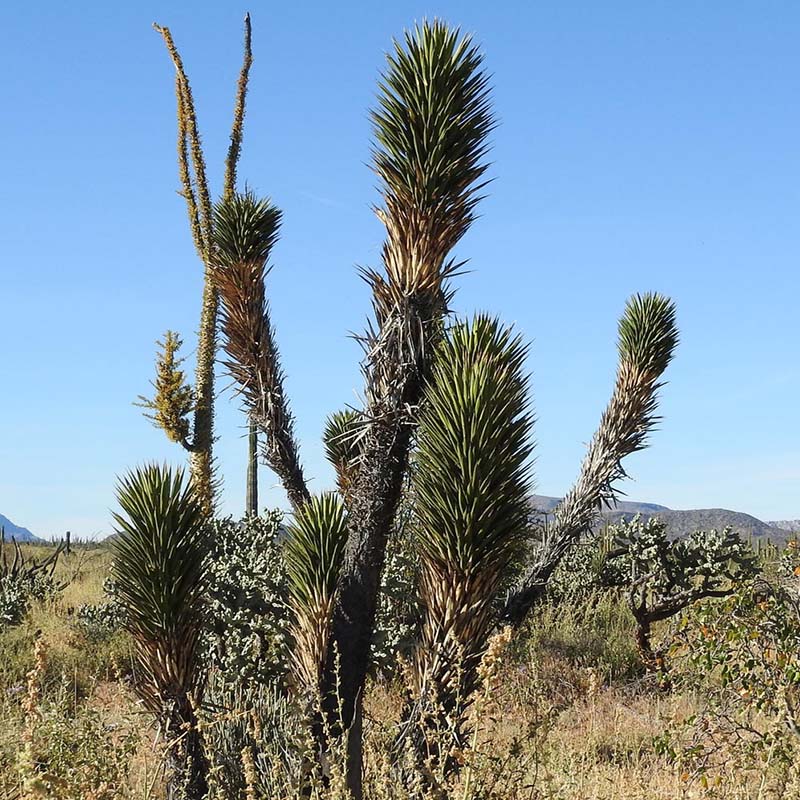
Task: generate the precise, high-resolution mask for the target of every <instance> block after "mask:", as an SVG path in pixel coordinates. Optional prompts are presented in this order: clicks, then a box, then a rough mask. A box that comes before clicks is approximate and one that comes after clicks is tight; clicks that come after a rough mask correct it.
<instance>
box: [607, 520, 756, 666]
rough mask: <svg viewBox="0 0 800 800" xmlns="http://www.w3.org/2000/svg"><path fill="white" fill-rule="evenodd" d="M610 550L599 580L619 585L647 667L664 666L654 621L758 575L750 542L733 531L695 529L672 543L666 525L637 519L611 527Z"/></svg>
mask: <svg viewBox="0 0 800 800" xmlns="http://www.w3.org/2000/svg"><path fill="white" fill-rule="evenodd" d="M610 531H611V533H612V534H613V536H614V546H613V547H612V549H611V550H610V552H609V553H608V555H607V557H606V563H605V566H604V568H603V571H602V574H601V579H602V580H603V582H604V583H605V584H606V585H612V586H621V587H623V588H624V591H625V593H626V595H627V599H628V605H629V607H630V609H631V613H632V614H633V616H634V618H635V619H636V625H637V633H636V644H637V647H638V648H639V653H640V655H641V657H642V662H643V663H644V665H645V667H647V668H648V669H658V668H661V667H662V666H663V660H662V658H661V656H660V655H659V654H657V653H655V652H654V651H653V647H652V644H651V641H650V636H651V628H652V625H653V623H655V622H660V621H661V620H665V619H668V618H669V617H672V616H674V615H675V614H677V613H679V612H680V611H682V610H683V609H684V608H686V607H687V606H689V605H691V604H692V603H694V602H695V601H697V600H702V599H703V598H706V597H726V596H728V595H730V594H732V593H733V592H734V591H735V590H736V588H737V587H738V586H739V585H740V584H741V583H742V581H744V580H747V579H748V578H751V577H752V576H753V575H754V574H755V572H756V571H757V558H756V555H755V553H753V550H752V548H751V547H750V546H749V544H748V543H747V542H745V541H743V540H742V539H741V537H740V536H739V534H738V533H736V532H735V531H733V530H732V529H731V528H725V530H723V531H716V530H711V531H695V532H694V533H692V534H690V535H689V536H687V537H685V538H681V539H674V540H672V541H671V540H670V539H669V538H668V536H667V528H666V525H665V524H664V523H663V522H661V521H660V520H659V519H657V518H651V519H649V520H647V521H646V522H644V521H642V519H641V517H640V516H638V515H637V516H636V517H634V518H633V519H632V520H631V521H630V522H623V523H622V524H620V525H615V526H611V527H610Z"/></svg>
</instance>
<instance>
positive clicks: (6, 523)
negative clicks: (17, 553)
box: [0, 514, 41, 542]
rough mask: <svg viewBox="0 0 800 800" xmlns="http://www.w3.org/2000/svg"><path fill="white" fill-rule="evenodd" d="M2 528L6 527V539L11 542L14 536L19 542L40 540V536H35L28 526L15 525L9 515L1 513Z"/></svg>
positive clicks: (0, 522) (0, 525)
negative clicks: (5, 515)
mask: <svg viewBox="0 0 800 800" xmlns="http://www.w3.org/2000/svg"><path fill="white" fill-rule="evenodd" d="M0 528H3V529H5V532H6V541H7V542H10V541H11V539H12V538H14V539H16V540H17V541H18V542H40V541H41V539H39V537H38V536H34V535H33V534H32V533H31V532H30V531H29V530H28V529H27V528H20V526H19V525H15V524H14V523H13V522H12V521H11V520H10V519H9V518H8V517H4V516H3V515H2V514H0Z"/></svg>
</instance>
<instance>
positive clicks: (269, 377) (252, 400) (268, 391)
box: [212, 190, 309, 508]
mask: <svg viewBox="0 0 800 800" xmlns="http://www.w3.org/2000/svg"><path fill="white" fill-rule="evenodd" d="M280 223H281V212H280V210H279V209H278V208H277V207H276V206H275V205H274V204H273V203H272V202H271V201H270V200H268V199H265V198H257V197H256V196H255V194H254V193H253V192H251V191H250V190H245V191H244V192H242V193H233V194H231V195H229V196H227V197H225V198H223V199H222V200H221V201H220V202H219V203H217V204H216V205H215V207H214V234H213V237H212V244H213V256H212V259H213V270H212V276H213V281H214V286H215V287H216V290H217V291H218V292H219V297H220V301H221V315H220V316H221V324H222V333H223V349H224V350H225V353H226V355H227V356H228V358H227V360H226V362H225V366H226V367H227V369H228V371H229V373H230V374H231V376H232V377H233V378H234V380H235V381H236V384H237V387H238V390H239V393H240V394H241V396H242V398H243V400H244V403H245V407H246V409H247V411H248V414H249V416H250V419H251V420H253V421H254V422H255V423H256V424H257V425H258V427H259V428H260V429H261V430H263V431H264V434H265V436H264V440H263V447H264V450H263V454H264V458H265V460H266V463H267V464H268V465H269V466H270V467H271V468H272V470H274V472H275V473H276V474H277V475H278V477H279V478H280V479H281V480H282V482H283V485H284V486H285V487H286V490H287V493H288V494H289V499H290V500H291V501H292V504H293V505H294V506H295V508H299V507H300V506H301V505H303V504H304V503H305V502H306V501H307V500H308V499H309V493H308V489H307V488H306V484H305V479H304V477H303V469H302V467H301V465H300V459H299V456H298V446H297V442H296V440H295V438H294V433H293V420H292V415H291V412H290V411H289V406H288V403H287V400H286V396H285V394H284V390H283V371H282V369H281V365H280V357H279V355H278V349H277V346H276V344H275V334H274V331H273V328H272V323H271V321H270V316H269V305H268V303H267V294H266V287H265V284H264V281H265V278H266V275H267V272H268V271H269V270H268V267H267V262H268V260H269V256H270V253H271V252H272V248H273V246H274V245H275V242H276V241H277V239H278V234H279V231H280Z"/></svg>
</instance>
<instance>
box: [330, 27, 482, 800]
mask: <svg viewBox="0 0 800 800" xmlns="http://www.w3.org/2000/svg"><path fill="white" fill-rule="evenodd" d="M372 122H373V131H374V139H375V145H374V149H373V166H374V170H375V173H376V174H377V176H378V179H379V185H380V192H381V196H382V204H381V205H380V207H379V208H378V209H377V214H378V217H379V218H380V220H381V221H382V222H383V224H384V225H385V227H386V240H385V243H384V246H383V250H382V260H383V269H382V270H381V271H377V270H367V271H365V272H364V277H365V278H366V280H367V281H368V283H369V284H370V286H371V288H372V294H373V309H374V313H375V323H376V325H375V327H373V328H370V329H369V330H368V332H367V334H366V336H365V337H364V346H365V351H366V354H367V357H366V360H365V363H364V375H365V391H364V397H365V408H364V412H365V416H366V418H367V419H368V420H369V426H368V427H367V429H366V430H365V432H364V435H363V436H362V438H361V458H360V461H359V467H358V469H357V470H356V472H355V475H354V476H353V479H352V486H351V489H350V499H349V503H348V512H349V517H348V519H349V522H348V524H349V528H350V536H349V538H348V543H347V552H346V555H345V558H344V565H343V574H342V578H341V582H340V592H339V594H338V596H337V605H336V610H335V612H334V623H333V635H334V638H335V640H336V642H337V644H338V649H339V652H340V655H341V682H340V687H341V695H342V709H343V714H344V718H345V719H344V722H345V724H346V725H347V726H349V727H351V728H352V730H353V731H354V732H356V733H355V734H354V736H352V737H351V742H350V751H349V752H350V764H349V769H348V784H349V789H350V791H351V792H352V793H353V794H354V796H355V797H360V796H361V773H362V768H361V744H360V741H359V737H358V734H357V731H358V730H359V717H360V709H361V701H362V698H363V689H364V681H365V678H366V674H367V669H368V666H369V653H370V640H371V634H372V629H373V626H374V623H375V613H376V609H377V601H378V591H379V587H380V577H381V570H382V568H383V563H384V558H385V554H386V544H387V541H388V538H389V534H390V532H391V530H392V526H393V520H394V516H395V513H396V510H397V506H398V503H399V500H400V496H401V493H402V487H403V476H404V473H405V469H406V466H407V463H408V453H409V447H410V443H411V437H412V433H413V429H414V424H415V416H414V413H413V409H414V408H415V407H416V405H417V404H418V403H419V400H420V396H421V392H422V389H423V387H424V384H425V381H426V379H427V374H428V369H429V364H430V359H431V355H432V353H433V351H434V349H435V345H436V342H437V340H438V338H439V337H440V335H441V328H442V319H443V317H444V316H445V315H446V314H447V313H448V303H449V299H450V295H451V289H450V288H449V287H448V279H449V278H450V277H452V276H453V275H454V273H455V272H456V271H457V270H458V267H459V266H460V265H459V263H458V262H457V261H455V260H454V258H453V257H452V249H453V248H454V247H455V245H456V244H457V243H458V242H459V241H460V240H461V238H462V237H463V235H464V234H465V233H466V231H467V230H468V229H469V227H470V225H471V224H472V222H473V220H474V218H475V213H476V206H477V204H478V202H479V201H480V198H481V191H482V189H483V187H484V186H485V174H486V170H487V166H488V164H487V161H486V154H487V150H488V137H489V134H490V133H491V131H492V129H493V128H494V124H495V122H494V117H493V115H492V111H491V105H490V100H489V78H488V76H487V74H486V72H485V71H484V69H483V56H482V54H481V52H480V50H479V48H478V47H477V45H476V44H475V43H474V42H473V41H472V39H471V38H470V37H469V36H462V34H461V33H460V31H459V30H458V29H454V28H451V27H449V26H448V25H446V24H444V23H442V22H438V21H434V22H424V23H422V24H421V25H419V26H417V27H416V28H415V29H414V30H412V31H409V32H408V33H406V36H405V39H404V40H403V41H402V42H400V41H397V42H395V44H394V48H393V51H392V52H391V53H390V54H389V55H387V66H386V70H385V72H384V74H383V77H382V79H381V81H380V83H379V87H378V103H377V107H376V108H375V109H374V110H373V112H372ZM325 679H326V682H327V688H328V690H329V692H328V694H330V690H331V689H332V688H333V686H334V685H335V684H336V682H337V675H336V665H335V664H334V663H333V662H331V661H330V659H329V664H328V669H327V670H326V674H325ZM333 711H335V712H336V713H338V708H337V709H333Z"/></svg>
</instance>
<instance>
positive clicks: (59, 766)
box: [0, 673, 138, 800]
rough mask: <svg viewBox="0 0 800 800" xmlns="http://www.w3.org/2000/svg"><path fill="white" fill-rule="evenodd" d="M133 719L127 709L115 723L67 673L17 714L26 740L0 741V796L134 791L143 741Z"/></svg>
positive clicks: (109, 795) (80, 798)
mask: <svg viewBox="0 0 800 800" xmlns="http://www.w3.org/2000/svg"><path fill="white" fill-rule="evenodd" d="M33 674H34V676H35V673H33ZM34 680H36V677H34ZM29 691H30V689H29ZM15 721H17V720H15ZM7 722H8V721H6V723H7ZM132 722H133V715H131V714H126V715H125V717H124V718H123V719H121V720H120V721H119V722H117V723H116V724H111V725H110V724H109V723H108V720H107V719H104V717H103V714H102V713H101V711H100V710H99V709H97V708H92V707H91V706H88V705H86V704H78V703H77V702H76V696H75V692H74V687H73V686H71V685H70V682H69V680H68V679H67V678H66V677H65V676H62V679H61V681H60V682H59V685H58V687H57V689H56V690H55V691H54V692H52V693H48V695H47V696H46V697H43V698H41V699H38V702H37V704H36V707H35V708H34V709H33V710H32V711H28V712H27V714H26V715H25V716H22V717H19V718H18V721H17V724H18V725H20V726H21V727H22V728H23V736H22V737H21V738H22V739H23V741H18V742H16V749H13V750H12V749H8V750H4V748H2V746H0V796H3V797H9V798H14V797H26V798H27V797H42V798H53V800H56V798H57V800H86V798H96V800H113V799H114V798H125V797H130V796H131V795H130V794H129V783H128V777H129V769H130V765H131V759H132V757H133V755H134V753H135V751H136V747H137V745H138V732H137V731H136V728H135V726H134V725H133V724H132ZM2 738H4V737H0V744H5V742H2V741H1V740H2ZM9 744H11V743H10V742H9ZM17 792H21V793H20V794H17Z"/></svg>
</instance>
